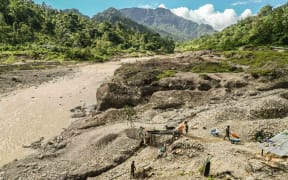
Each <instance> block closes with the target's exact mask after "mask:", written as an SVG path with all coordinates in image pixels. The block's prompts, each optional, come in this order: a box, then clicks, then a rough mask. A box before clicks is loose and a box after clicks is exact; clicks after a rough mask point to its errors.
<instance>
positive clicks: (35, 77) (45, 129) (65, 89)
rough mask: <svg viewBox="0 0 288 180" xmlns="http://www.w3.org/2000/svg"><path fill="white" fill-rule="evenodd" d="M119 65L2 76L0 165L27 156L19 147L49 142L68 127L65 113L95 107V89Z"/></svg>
mask: <svg viewBox="0 0 288 180" xmlns="http://www.w3.org/2000/svg"><path fill="white" fill-rule="evenodd" d="M119 65H120V64H119V63H117V62H109V63H104V64H92V65H91V64H90V65H85V66H84V65H81V66H80V67H78V66H71V67H59V68H54V69H46V70H42V71H39V70H34V71H33V70H27V71H13V72H8V73H5V74H2V75H1V77H2V81H1V88H0V89H1V90H2V92H6V94H5V96H4V94H2V96H1V97H0V165H3V164H5V163H8V162H9V161H12V160H14V159H16V158H22V157H24V156H25V155H27V154H29V153H30V152H31V150H29V149H24V148H23V147H22V145H29V144H30V143H31V142H33V141H36V140H38V139H39V138H40V137H45V139H47V138H51V137H52V136H54V135H55V134H59V133H60V132H61V131H62V128H66V127H68V125H69V124H70V123H71V122H72V121H71V112H70V111H69V110H70V109H72V108H74V107H75V106H79V105H83V103H85V104H86V106H89V105H92V104H95V103H96V97H95V92H96V89H97V87H98V86H99V85H100V84H101V83H103V82H104V81H105V80H107V79H108V78H109V77H111V76H112V75H113V73H114V71H115V69H117V68H118V67H119ZM47 81H48V82H47ZM31 85H32V87H31ZM27 86H28V88H24V87H27ZM17 87H18V88H19V89H18V90H16V91H13V92H11V93H7V92H9V90H10V91H11V89H12V88H13V89H15V88H17Z"/></svg>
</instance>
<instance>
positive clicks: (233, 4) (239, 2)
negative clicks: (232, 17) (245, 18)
mask: <svg viewBox="0 0 288 180" xmlns="http://www.w3.org/2000/svg"><path fill="white" fill-rule="evenodd" d="M248 3H249V1H237V2H234V3H232V4H231V5H232V6H239V5H245V4H248Z"/></svg>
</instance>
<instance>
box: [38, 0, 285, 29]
mask: <svg viewBox="0 0 288 180" xmlns="http://www.w3.org/2000/svg"><path fill="white" fill-rule="evenodd" d="M34 1H35V2H36V3H42V2H45V3H46V4H47V5H50V6H52V7H53V8H56V9H67V8H76V9H79V10H80V12H82V13H83V14H85V15H88V16H93V15H95V14H97V13H98V12H101V11H103V10H105V9H107V8H109V7H115V8H117V9H121V8H129V7H142V8H157V7H161V8H166V9H170V10H171V11H172V12H173V13H174V14H176V15H178V16H181V17H184V18H186V19H189V20H192V21H194V22H197V23H205V24H210V25H211V26H213V27H214V28H215V29H216V30H222V29H223V28H225V27H227V26H229V25H231V24H234V23H236V22H237V21H238V20H239V19H243V18H246V17H248V16H251V15H255V14H257V12H258V11H259V9H260V8H261V7H263V6H264V5H267V4H269V5H271V6H273V7H277V6H280V5H282V4H284V3H286V2H287V0H34Z"/></svg>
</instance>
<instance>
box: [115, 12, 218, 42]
mask: <svg viewBox="0 0 288 180" xmlns="http://www.w3.org/2000/svg"><path fill="white" fill-rule="evenodd" d="M120 12H121V13H123V14H124V15H125V16H127V17H128V18H131V19H132V20H134V21H136V22H138V23H140V24H143V25H145V26H148V27H150V28H151V29H153V30H155V31H157V32H158V33H160V34H161V35H163V36H170V37H172V38H173V39H174V40H178V41H179V40H181V41H183V40H190V39H193V38H197V37H200V36H202V35H205V34H211V33H214V32H215V30H214V29H213V28H212V27H211V26H210V25H208V24H197V23H195V22H192V21H189V20H187V19H184V18H182V17H179V16H176V15H175V14H173V13H172V12H171V11H170V10H168V9H164V8H157V9H143V8H125V9H120Z"/></svg>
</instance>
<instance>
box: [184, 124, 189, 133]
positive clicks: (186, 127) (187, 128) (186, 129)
mask: <svg viewBox="0 0 288 180" xmlns="http://www.w3.org/2000/svg"><path fill="white" fill-rule="evenodd" d="M184 123H185V133H186V135H187V134H188V130H189V126H188V122H187V121H185V122H184Z"/></svg>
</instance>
